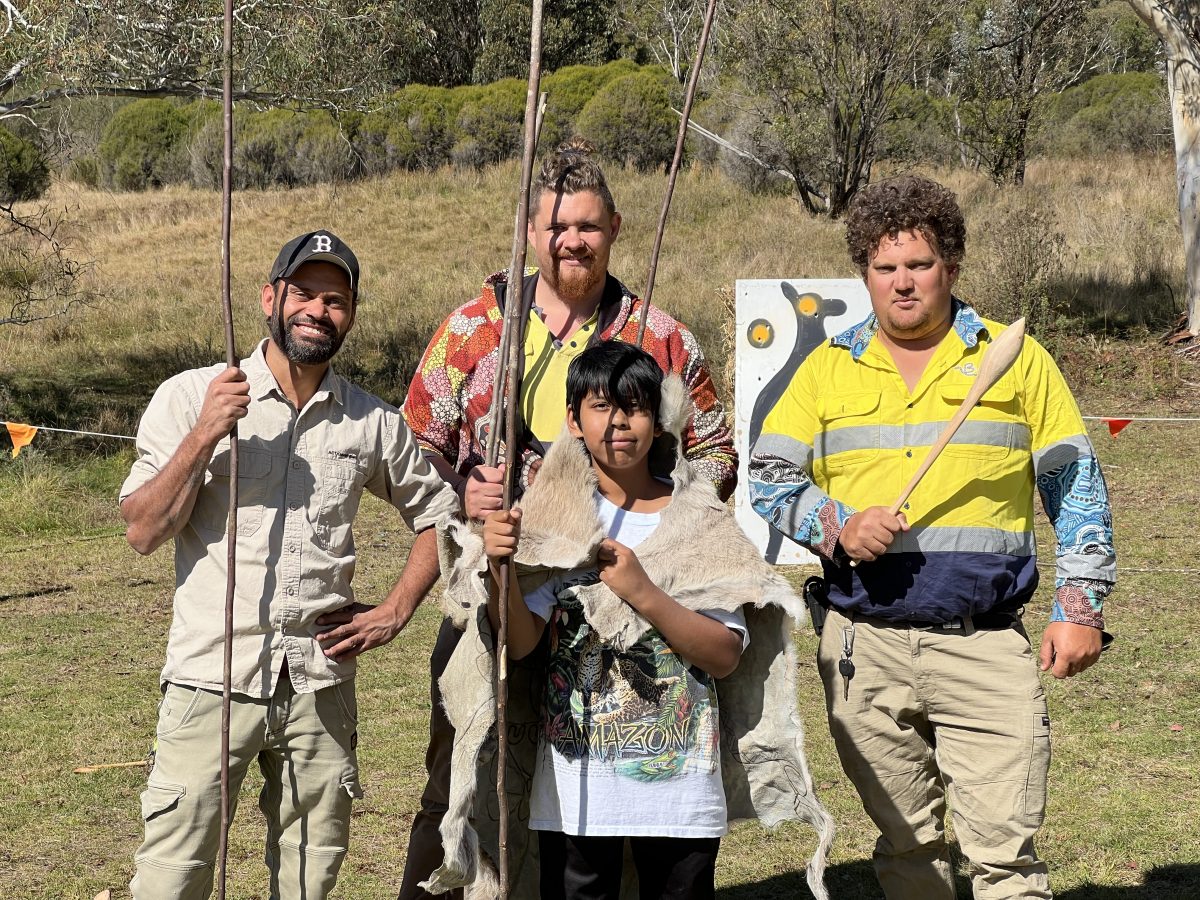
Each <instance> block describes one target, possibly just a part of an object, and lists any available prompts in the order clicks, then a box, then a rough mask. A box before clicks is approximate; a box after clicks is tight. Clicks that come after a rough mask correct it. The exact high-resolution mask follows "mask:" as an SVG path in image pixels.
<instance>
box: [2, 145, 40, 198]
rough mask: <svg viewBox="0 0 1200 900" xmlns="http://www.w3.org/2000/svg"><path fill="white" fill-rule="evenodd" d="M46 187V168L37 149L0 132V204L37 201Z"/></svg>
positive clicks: (35, 146)
mask: <svg viewBox="0 0 1200 900" xmlns="http://www.w3.org/2000/svg"><path fill="white" fill-rule="evenodd" d="M49 186H50V167H49V166H48V165H47V163H46V156H45V154H44V153H42V151H41V148H39V147H38V146H37V145H36V144H34V143H33V142H32V141H27V140H25V138H22V137H18V136H17V135H15V134H13V133H12V132H11V131H9V130H8V129H7V128H0V202H4V203H12V202H14V201H17V200H37V199H38V198H39V197H41V196H42V194H44V193H46V188H48V187H49Z"/></svg>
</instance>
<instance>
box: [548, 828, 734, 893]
mask: <svg viewBox="0 0 1200 900" xmlns="http://www.w3.org/2000/svg"><path fill="white" fill-rule="evenodd" d="M626 840H628V841H629V845H630V849H631V850H632V851H633V863H634V867H635V868H636V869H637V874H638V893H639V896H640V897H641V900H713V898H714V894H715V879H716V868H717V850H718V849H720V846H721V839H720V838H666V837H631V838H624V837H580V836H575V835H570V834H563V833H562V832H560V831H539V832H538V851H539V855H540V857H541V873H542V874H541V889H542V900H618V898H619V897H620V895H621V874H622V870H623V868H624V861H625V841H626Z"/></svg>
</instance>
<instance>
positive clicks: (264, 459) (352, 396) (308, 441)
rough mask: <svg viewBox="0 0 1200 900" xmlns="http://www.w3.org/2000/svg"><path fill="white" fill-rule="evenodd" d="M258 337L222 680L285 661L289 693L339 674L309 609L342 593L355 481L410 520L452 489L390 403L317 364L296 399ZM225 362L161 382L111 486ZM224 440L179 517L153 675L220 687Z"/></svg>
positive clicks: (137, 474)
mask: <svg viewBox="0 0 1200 900" xmlns="http://www.w3.org/2000/svg"><path fill="white" fill-rule="evenodd" d="M265 343H266V342H265V341H264V342H263V343H262V344H260V345H259V346H258V348H257V349H256V350H255V351H254V353H253V354H252V355H251V356H250V357H249V358H248V359H246V360H245V361H244V362H243V364H242V370H243V371H244V372H245V373H246V378H247V380H248V382H249V384H250V408H249V412H248V414H247V415H246V417H245V418H244V419H242V420H241V421H240V422H239V424H238V454H239V458H238V468H239V472H238V529H237V530H238V541H237V563H236V565H237V572H236V576H237V578H236V593H235V599H234V637H233V690H234V692H235V693H238V694H244V695H247V696H250V697H269V696H271V693H272V691H273V690H274V687H275V680H276V678H277V677H278V675H279V673H280V672H281V671H282V667H283V666H284V665H286V666H287V671H288V675H289V677H290V678H291V682H292V685H293V686H294V687H295V689H296V690H297V691H299V692H301V693H307V692H311V691H316V690H319V689H320V688H324V687H328V686H330V685H332V684H337V683H338V682H340V681H345V680H346V679H349V678H352V677H353V676H354V672H355V662H354V661H353V660H351V661H349V662H343V663H338V662H334V661H333V660H331V659H327V658H326V657H325V655H324V653H323V652H322V650H321V647H320V645H319V644H318V643H317V642H316V640H315V636H316V634H317V632H318V631H320V630H321V629H319V628H318V627H317V625H316V619H317V617H318V616H320V615H321V614H322V613H326V612H329V611H331V610H335V609H337V608H339V607H342V606H345V605H346V604H348V603H352V602H354V591H353V589H352V588H351V586H350V580H351V579H352V578H353V576H354V562H355V555H354V535H353V534H352V532H351V523H352V522H353V521H354V516H355V514H356V513H357V512H358V504H359V500H360V498H361V497H362V492H363V490H368V491H370V492H371V493H372V494H375V495H376V496H377V497H380V498H382V499H384V500H386V501H387V502H389V503H391V504H392V505H393V506H394V507H396V509H397V510H399V511H400V515H401V516H402V517H403V518H404V521H405V522H406V523H407V525H408V526H409V527H410V528H412V529H413V530H414V531H420V530H422V529H424V528H428V527H430V526H433V525H436V524H438V523H440V522H443V521H445V520H446V519H448V518H449V517H450V516H452V515H453V514H454V513H455V512H457V511H458V500H457V498H456V497H455V495H454V492H453V491H452V490H451V489H450V488H449V487H448V486H447V485H446V484H445V483H444V482H443V481H442V480H441V478H439V477H438V475H437V474H436V473H435V472H434V470H433V468H432V467H431V466H430V465H429V463H428V461H427V460H426V459H425V458H424V457H423V456H422V455H421V452H420V450H419V449H418V447H417V444H416V441H415V440H414V439H413V436H412V433H411V432H410V431H409V429H408V426H407V425H405V423H404V419H403V418H402V417H401V415H400V412H399V410H398V409H396V408H395V407H394V406H391V405H390V404H388V403H385V402H384V401H382V400H380V399H379V398H378V397H375V396H373V395H371V394H368V393H367V392H366V391H364V390H362V389H361V388H359V387H357V386H355V385H353V384H351V383H350V382H348V381H346V380H345V379H343V378H341V377H339V376H338V375H336V374H334V371H333V369H332V368H331V369H329V371H328V372H327V373H326V375H325V378H324V379H323V380H322V382H321V386H320V387H319V388H318V390H317V392H316V394H314V395H313V397H312V399H311V400H310V401H309V402H308V403H307V404H306V405H305V407H304V408H303V409H302V410H299V411H297V410H296V409H295V407H294V406H292V404H291V402H290V401H289V400H288V399H287V398H286V397H285V396H284V394H283V391H281V390H280V388H279V385H278V384H277V383H276V381H275V377H274V376H273V375H272V374H271V371H270V369H268V368H267V362H266V358H265V357H264V355H263V354H264V347H265ZM223 369H224V366H220V365H218V366H210V367H209V368H206V369H193V370H191V371H188V372H183V373H181V374H179V375H176V376H175V377H173V378H171V379H169V380H167V381H166V382H164V383H163V384H162V385H161V386H160V387H159V389H158V390H157V392H155V394H154V398H153V399H152V400H151V401H150V405H149V406H148V407H147V409H146V412H145V414H144V415H143V416H142V421H141V425H140V426H139V428H138V437H137V447H138V459H137V461H136V462H135V463H134V464H133V469H132V471H131V472H130V473H129V477H128V478H127V479H126V480H125V483H124V485H122V487H121V500H122V501H124V499H125V498H126V497H128V496H129V495H130V494H132V493H133V492H134V491H135V490H137V489H138V488H139V487H141V486H142V485H143V484H145V483H146V482H148V481H149V480H150V479H151V478H153V477H154V476H155V475H156V474H157V473H158V472H159V471H160V470H161V469H162V468H163V467H164V466H165V465H166V464H167V462H168V460H170V458H171V455H172V454H173V453H174V452H175V450H176V449H177V448H178V447H179V444H180V443H181V442H182V440H183V438H184V436H185V435H187V433H188V432H189V431H190V430H191V429H192V427H193V426H194V425H195V424H196V421H197V420H198V418H199V416H200V407H201V405H202V403H203V402H204V395H205V392H206V390H207V389H208V385H209V383H210V382H211V381H212V379H213V378H214V377H216V375H217V373H219V372H221V371H222V370H223ZM228 508H229V441H228V440H224V441H222V442H221V443H220V444H219V445H218V446H217V449H216V451H215V452H214V453H213V457H212V460H211V462H210V463H209V465H208V470H207V472H206V473H205V476H204V484H203V485H202V486H201V488H200V492H199V494H198V496H197V498H196V505H195V507H194V508H193V510H192V515H191V518H190V519H189V520H188V523H187V525H186V526H184V528H183V530H182V531H180V533H179V534H178V535H177V536H176V538H175V604H174V615H173V618H172V621H171V631H170V636H169V638H168V641H167V663H166V666H165V667H164V668H163V670H162V678H161V680H162V681H163V682H164V683H165V682H168V681H170V682H174V683H176V684H186V685H192V686H195V687H202V688H213V689H217V690H220V689H221V687H222V680H223V679H222V643H223V640H224V629H225V623H224V607H225V572H226V549H225V548H226V541H225V526H226V519H227V513H228Z"/></svg>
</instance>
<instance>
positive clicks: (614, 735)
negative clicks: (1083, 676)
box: [483, 341, 748, 900]
mask: <svg viewBox="0 0 1200 900" xmlns="http://www.w3.org/2000/svg"><path fill="white" fill-rule="evenodd" d="M662 382H663V375H662V371H661V370H660V369H659V367H658V364H657V363H656V362H655V361H654V358H653V357H651V356H650V355H649V354H648V353H645V352H644V351H642V350H640V349H638V348H636V347H634V346H632V345H630V344H626V343H622V342H619V341H608V342H603V343H600V344H597V345H595V346H594V347H591V348H589V349H588V350H586V351H584V352H583V353H582V354H580V355H579V356H578V357H577V358H576V359H575V360H573V361H572V363H571V366H570V369H569V371H568V375H567V403H568V409H567V427H568V430H569V432H570V434H571V436H572V437H574V438H576V439H578V440H580V441H582V442H583V445H584V446H585V447H586V449H587V453H588V455H589V456H590V458H591V465H592V470H593V472H594V474H595V479H596V483H597V484H596V492H595V497H594V502H595V513H596V516H597V517H598V519H599V521H600V525H601V526H602V527H603V529H604V532H605V534H606V535H607V537H606V538H605V539H604V540H603V541H602V542H601V543H600V546H599V551H598V560H597V565H596V566H595V567H592V568H587V569H575V570H571V571H566V572H560V573H558V574H556V575H555V576H553V577H552V578H551V579H550V580H549V581H548V582H546V583H545V584H544V585H543V586H542V587H539V588H537V589H535V590H533V591H532V592H531V593H529V594H528V595H525V596H522V593H521V588H520V587H519V585H518V584H517V580H516V579H515V578H514V579H512V580H511V582H510V584H511V587H510V590H509V596H508V653H509V656H510V658H513V659H521V658H522V657H524V656H526V655H528V654H529V653H531V652H532V651H533V650H534V648H535V647H537V645H538V643H539V642H540V640H541V638H542V634H543V631H544V630H545V629H546V626H547V624H549V627H550V659H549V664H548V672H547V678H546V681H545V693H544V698H543V703H544V709H543V712H542V723H541V724H542V732H541V739H540V741H539V746H538V754H537V761H536V765H535V768H534V773H533V788H532V796H531V799H530V821H529V827H530V828H531V829H533V830H535V831H537V832H538V843H539V851H540V857H541V875H540V880H541V896H542V897H543V898H544V900H554V898H564V900H565V898H612V900H617V898H618V897H619V894H620V887H621V878H622V860H623V857H624V845H625V840H626V838H628V839H629V842H630V849H631V851H632V857H633V861H634V865H635V867H636V869H637V874H638V882H639V887H640V894H641V896H642V897H643V898H660V897H663V898H666V897H670V898H697V900H699V898H711V897H713V895H714V890H715V886H714V874H715V866H716V858H717V850H718V846H719V843H720V838H721V835H723V834H725V833H726V831H727V828H728V825H727V811H726V802H725V792H724V789H723V787H722V780H721V764H720V758H719V740H718V735H719V727H718V710H717V694H716V690H715V686H714V679H715V678H723V677H725V676H727V675H729V674H730V673H731V672H733V670H734V669H735V668H736V667H737V665H738V660H739V658H740V656H741V653H742V651H743V649H744V648H745V646H746V643H747V634H748V632H747V628H746V620H745V617H744V615H743V614H742V613H741V611H740V610H739V611H734V612H727V611H720V610H702V611H699V612H698V611H695V610H693V609H690V608H687V607H685V606H682V605H680V604H679V603H677V602H676V601H675V600H674V599H672V598H671V597H670V596H669V595H668V594H667V593H666V592H664V591H663V590H661V589H660V588H659V587H657V586H656V585H655V584H654V582H653V581H652V580H651V578H650V577H649V576H648V575H647V574H646V571H645V570H644V569H643V567H642V564H641V562H639V560H638V556H637V554H636V552H635V548H636V547H637V546H638V545H639V544H641V543H642V542H643V541H645V540H647V539H648V538H650V536H651V535H652V534H653V533H654V531H655V529H656V527H657V526H658V524H659V520H660V516H661V514H662V512H663V510H664V509H665V508H666V507H667V506H668V505H669V504H670V503H671V502H672V485H671V483H670V482H669V481H666V480H660V479H659V478H656V477H655V476H654V475H653V474H652V473H651V465H650V458H651V457H650V450H651V447H652V445H653V444H654V442H655V439H656V438H658V437H659V436H660V435H661V433H662V428H661V426H660V424H659V411H660V406H661V403H662ZM520 532H521V511H520V510H519V509H515V510H512V511H509V512H496V513H493V514H492V515H491V516H490V517H489V518H488V519H487V521H486V523H485V525H484V529H483V549H484V552H485V553H486V555H487V558H488V561H489V568H490V572H491V577H492V587H491V597H490V600H489V608H488V612H489V617H490V619H491V622H492V625H493V628H494V627H495V624H496V622H497V618H498V609H497V607H498V603H499V601H498V596H497V595H498V587H497V568H496V564H497V561H498V560H500V559H502V558H504V557H507V556H512V555H514V554H516V553H517V549H518V544H519V541H520ZM597 582H602V583H603V584H604V585H606V586H607V587H608V588H609V589H610V590H611V591H612V592H613V593H614V594H615V595H616V596H617V597H619V598H621V600H623V601H624V602H625V603H626V604H628V605H629V606H630V607H632V608H633V609H634V610H636V611H637V612H638V613H639V614H640V615H641V616H642V617H643V618H644V619H645V620H646V622H648V623H649V624H650V626H652V627H651V628H650V630H648V631H646V632H645V633H644V634H642V635H641V636H640V638H638V639H637V640H636V642H634V643H633V644H632V645H631V646H629V647H628V648H627V649H625V650H618V649H616V648H614V647H613V646H612V644H610V643H608V642H606V641H604V640H602V639H601V638H600V637H599V636H598V635H597V633H596V630H595V629H594V628H592V627H591V626H590V625H589V622H588V621H587V619H586V618H585V606H584V603H583V602H582V601H581V600H580V598H579V597H578V596H577V595H576V592H574V591H572V590H571V589H573V588H576V589H577V588H579V587H581V586H585V585H589V584H595V583H597Z"/></svg>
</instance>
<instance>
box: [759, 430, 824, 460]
mask: <svg viewBox="0 0 1200 900" xmlns="http://www.w3.org/2000/svg"><path fill="white" fill-rule="evenodd" d="M750 455H751V456H752V457H753V456H778V457H779V458H780V459H786V460H787V461H788V462H792V463H795V464H796V465H798V466H800V467H801V468H804V469H806V468H808V466H809V465H810V464H811V463H812V457H813V448H812V447H810V446H808V444H806V443H804V442H803V441H798V440H796V439H795V438H794V437H789V436H788V435H786V434H764V435H760V436H759V438H758V440H757V441H755V442H754V447H753V448H752V449H751V450H750Z"/></svg>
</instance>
